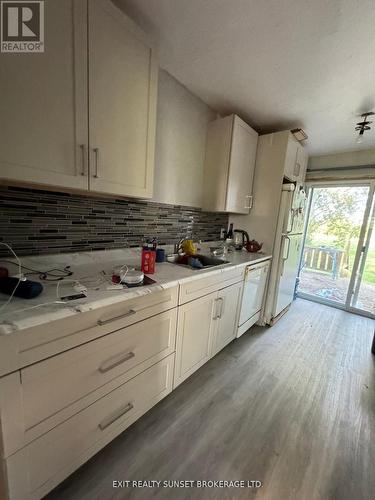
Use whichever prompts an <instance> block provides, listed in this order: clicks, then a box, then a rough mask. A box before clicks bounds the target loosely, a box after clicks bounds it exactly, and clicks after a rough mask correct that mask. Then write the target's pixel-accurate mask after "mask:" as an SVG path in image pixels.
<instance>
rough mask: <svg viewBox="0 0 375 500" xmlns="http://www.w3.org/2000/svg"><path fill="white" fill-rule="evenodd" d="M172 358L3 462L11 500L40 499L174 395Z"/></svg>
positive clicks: (132, 380)
mask: <svg viewBox="0 0 375 500" xmlns="http://www.w3.org/2000/svg"><path fill="white" fill-rule="evenodd" d="M173 365H174V354H171V355H169V356H168V357H166V358H165V359H163V360H162V361H159V363H156V364H155V365H153V366H152V367H151V368H149V369H148V370H146V371H144V372H142V373H141V374H140V375H138V376H137V377H135V378H133V379H131V380H130V381H129V382H126V383H125V384H123V385H122V386H120V387H118V388H117V389H115V390H114V391H112V392H110V393H109V394H107V395H106V396H104V397H103V398H101V399H99V400H98V401H96V402H95V403H94V404H92V405H90V406H89V407H87V408H85V409H84V410H82V411H81V412H79V413H77V414H76V415H74V416H73V417H72V418H70V419H68V420H67V421H66V422H64V423H63V424H61V425H59V426H57V427H55V428H54V429H53V430H51V431H50V432H48V433H47V434H44V435H43V436H41V437H39V438H38V439H36V440H35V441H33V442H32V443H30V444H29V445H27V446H26V447H24V448H23V449H22V450H20V451H18V452H17V453H15V454H14V455H12V456H11V457H9V458H8V459H6V460H5V468H6V471H7V476H8V488H9V492H10V498H11V499H12V500H34V499H40V498H41V497H42V496H43V495H45V494H46V493H47V492H48V491H50V490H51V489H52V488H54V487H55V486H56V485H57V484H59V483H60V482H61V481H62V480H63V479H64V478H66V477H67V476H68V475H69V474H71V473H72V472H73V471H74V470H75V469H77V468H78V467H79V466H80V465H81V464H83V463H84V462H86V461H87V460H88V459H89V458H90V457H91V456H92V455H94V454H95V453H96V452H97V451H98V450H99V449H101V448H102V447H103V446H105V445H106V444H107V443H109V442H110V441H111V440H112V439H113V438H114V437H116V436H117V435H118V434H120V433H121V432H122V431H123V430H124V429H126V428H127V427H129V425H131V424H132V423H133V422H134V421H135V420H137V419H138V418H139V417H140V416H141V415H143V414H144V413H145V412H146V411H147V410H149V409H150V408H151V407H152V406H154V405H155V404H156V403H157V402H158V401H160V400H161V399H163V398H164V397H165V396H166V395H167V394H169V392H171V390H172V379H173Z"/></svg>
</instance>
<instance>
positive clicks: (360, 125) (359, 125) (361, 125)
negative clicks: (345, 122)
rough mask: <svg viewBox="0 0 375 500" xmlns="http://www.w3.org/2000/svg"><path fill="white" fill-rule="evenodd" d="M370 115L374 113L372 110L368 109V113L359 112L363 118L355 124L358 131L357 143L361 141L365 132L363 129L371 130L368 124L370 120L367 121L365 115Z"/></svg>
mask: <svg viewBox="0 0 375 500" xmlns="http://www.w3.org/2000/svg"><path fill="white" fill-rule="evenodd" d="M372 115H375V113H374V112H373V111H369V112H368V113H362V114H361V117H362V118H363V120H362V121H361V122H358V123H357V126H356V127H355V130H358V131H359V134H358V138H357V144H361V142H362V141H363V134H364V133H365V131H366V130H371V127H370V126H369V125H370V123H372V122H370V121H368V120H367V117H368V116H372Z"/></svg>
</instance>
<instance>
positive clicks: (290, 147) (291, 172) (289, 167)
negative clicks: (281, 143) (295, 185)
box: [284, 134, 299, 181]
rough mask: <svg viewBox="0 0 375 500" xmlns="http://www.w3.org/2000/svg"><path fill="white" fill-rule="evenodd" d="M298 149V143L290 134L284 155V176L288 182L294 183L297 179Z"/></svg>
mask: <svg viewBox="0 0 375 500" xmlns="http://www.w3.org/2000/svg"><path fill="white" fill-rule="evenodd" d="M298 147H299V143H298V141H297V140H296V139H295V138H294V137H293V136H292V134H289V137H288V144H287V148H286V153H285V166H284V176H285V177H286V178H287V179H289V180H290V181H295V180H296V179H297V175H296V163H297V152H298Z"/></svg>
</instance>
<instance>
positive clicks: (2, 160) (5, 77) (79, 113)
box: [0, 0, 88, 190]
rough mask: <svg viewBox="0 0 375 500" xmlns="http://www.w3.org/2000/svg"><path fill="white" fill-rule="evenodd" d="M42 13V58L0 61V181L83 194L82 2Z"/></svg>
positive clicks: (69, 0)
mask: <svg viewBox="0 0 375 500" xmlns="http://www.w3.org/2000/svg"><path fill="white" fill-rule="evenodd" d="M44 8H45V52H44V53H38V54H28V53H23V54H12V53H3V54H1V55H0V68H1V70H0V73H1V77H0V95H1V99H0V121H1V124H0V129H1V134H0V177H1V178H2V179H7V180H10V181H22V182H31V183H34V184H45V185H51V186H58V187H59V186H61V187H64V188H77V189H86V190H87V188H88V177H87V170H88V169H87V142H88V139H87V65H86V63H87V21H86V16H87V13H86V1H85V0H66V1H64V2H62V1H61V0H48V2H45V7H44Z"/></svg>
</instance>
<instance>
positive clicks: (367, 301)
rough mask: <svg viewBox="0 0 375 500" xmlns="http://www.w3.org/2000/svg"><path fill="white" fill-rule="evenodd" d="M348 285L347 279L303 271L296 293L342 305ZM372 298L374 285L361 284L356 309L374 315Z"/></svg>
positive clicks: (374, 300)
mask: <svg viewBox="0 0 375 500" xmlns="http://www.w3.org/2000/svg"><path fill="white" fill-rule="evenodd" d="M348 285H349V278H348V277H338V278H336V279H334V278H333V277H332V275H331V274H326V273H322V272H319V271H316V270H310V269H308V270H305V269H304V270H303V271H301V275H300V284H299V287H298V291H299V292H303V293H307V294H311V295H315V296H317V297H320V298H323V299H329V300H333V301H335V302H340V303H342V304H344V303H345V299H346V294H347V291H348ZM374 298H375V285H372V284H368V283H364V282H362V284H361V291H360V295H359V297H358V302H357V305H356V307H358V308H360V309H364V310H365V311H368V312H372V313H375V299H374Z"/></svg>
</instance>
